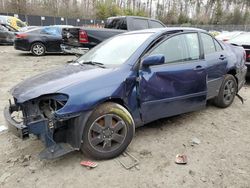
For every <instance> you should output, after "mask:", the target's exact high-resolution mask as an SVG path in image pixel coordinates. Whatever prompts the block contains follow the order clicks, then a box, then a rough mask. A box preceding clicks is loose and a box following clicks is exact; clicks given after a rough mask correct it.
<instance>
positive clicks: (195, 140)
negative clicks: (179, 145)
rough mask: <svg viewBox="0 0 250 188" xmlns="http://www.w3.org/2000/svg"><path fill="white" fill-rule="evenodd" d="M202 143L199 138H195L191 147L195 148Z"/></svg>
mask: <svg viewBox="0 0 250 188" xmlns="http://www.w3.org/2000/svg"><path fill="white" fill-rule="evenodd" d="M200 143H201V141H200V140H199V139H198V138H196V137H194V138H193V139H192V140H191V146H194V145H195V144H196V145H199V144H200Z"/></svg>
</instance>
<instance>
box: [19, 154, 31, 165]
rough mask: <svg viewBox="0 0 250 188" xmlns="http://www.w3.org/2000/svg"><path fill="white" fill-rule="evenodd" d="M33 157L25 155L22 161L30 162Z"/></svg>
mask: <svg viewBox="0 0 250 188" xmlns="http://www.w3.org/2000/svg"><path fill="white" fill-rule="evenodd" d="M30 159H31V155H24V156H22V158H21V163H25V162H28V161H29V160H30Z"/></svg>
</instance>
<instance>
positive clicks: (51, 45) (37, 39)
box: [14, 26, 72, 56]
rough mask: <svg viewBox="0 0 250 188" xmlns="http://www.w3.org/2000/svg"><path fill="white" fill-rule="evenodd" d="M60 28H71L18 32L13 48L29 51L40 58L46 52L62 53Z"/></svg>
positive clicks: (44, 28) (48, 28)
mask: <svg viewBox="0 0 250 188" xmlns="http://www.w3.org/2000/svg"><path fill="white" fill-rule="evenodd" d="M62 27H64V28H65V27H72V26H45V27H37V28H34V29H30V30H27V31H25V32H18V33H17V34H16V37H15V40H14V47H15V49H16V50H22V51H31V52H32V54H33V55H36V56H42V55H44V54H45V53H46V52H62V50H61V47H60V45H61V43H62Z"/></svg>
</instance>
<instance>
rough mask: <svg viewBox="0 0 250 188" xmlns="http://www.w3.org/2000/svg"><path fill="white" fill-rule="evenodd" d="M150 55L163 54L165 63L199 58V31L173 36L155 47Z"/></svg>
mask: <svg viewBox="0 0 250 188" xmlns="http://www.w3.org/2000/svg"><path fill="white" fill-rule="evenodd" d="M149 54H150V55H157V54H162V55H164V56H165V63H176V62H185V61H191V60H197V59H199V56H200V48H199V39H198V35H197V33H187V34H181V35H177V36H174V37H171V38H169V39H167V40H165V41H164V42H162V43H161V44H160V45H159V46H157V47H156V48H155V49H153V50H152V51H151V52H150V53H149Z"/></svg>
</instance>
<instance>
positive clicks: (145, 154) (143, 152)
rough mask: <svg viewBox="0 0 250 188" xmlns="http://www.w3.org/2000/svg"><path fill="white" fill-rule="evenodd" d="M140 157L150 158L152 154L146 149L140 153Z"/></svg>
mask: <svg viewBox="0 0 250 188" xmlns="http://www.w3.org/2000/svg"><path fill="white" fill-rule="evenodd" d="M140 155H141V156H150V157H152V152H151V151H148V150H146V149H144V150H142V151H140Z"/></svg>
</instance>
